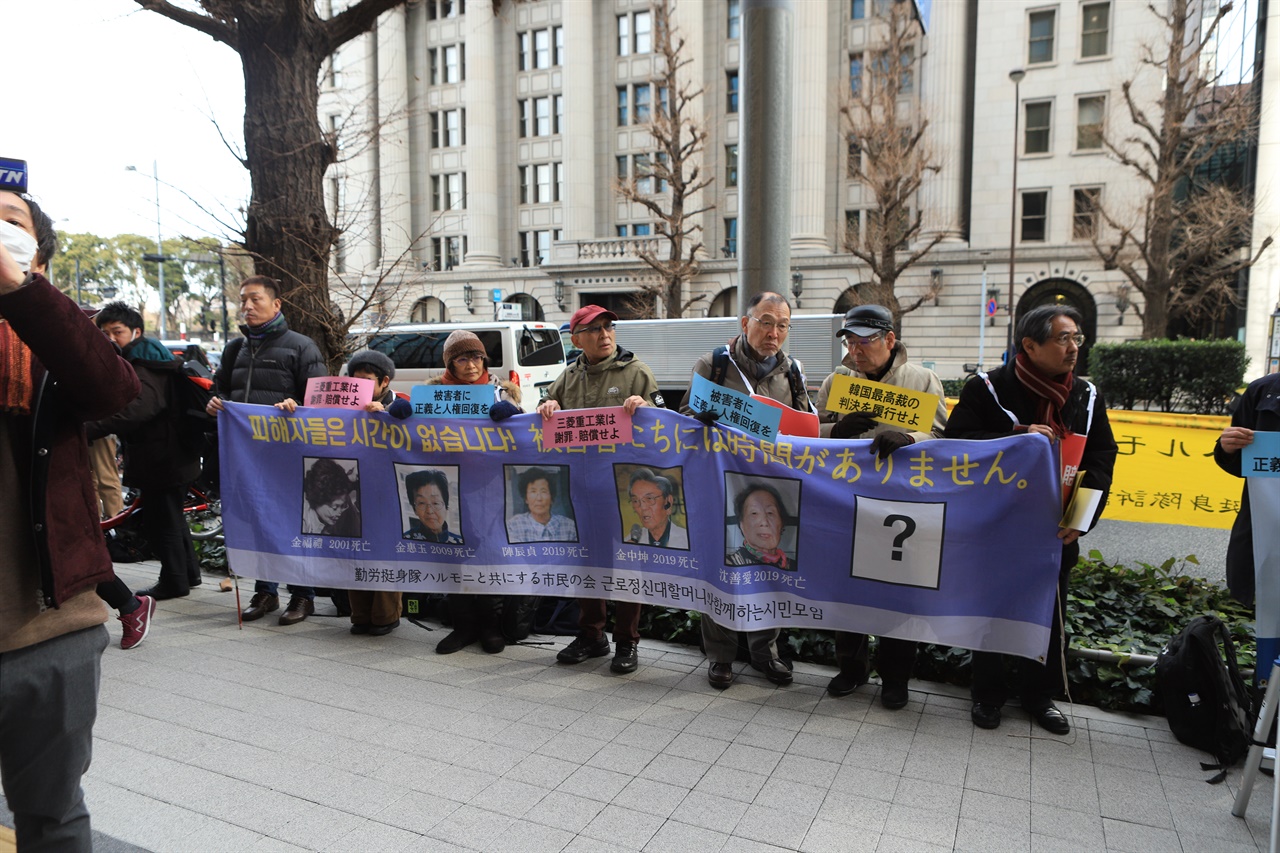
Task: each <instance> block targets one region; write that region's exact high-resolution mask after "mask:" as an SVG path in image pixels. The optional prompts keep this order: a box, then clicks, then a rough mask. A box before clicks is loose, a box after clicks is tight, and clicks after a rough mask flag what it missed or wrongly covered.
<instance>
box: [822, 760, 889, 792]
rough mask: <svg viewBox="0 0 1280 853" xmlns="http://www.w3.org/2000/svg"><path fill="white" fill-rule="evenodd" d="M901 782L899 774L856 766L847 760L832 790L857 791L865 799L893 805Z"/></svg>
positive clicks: (881, 769) (883, 769)
mask: <svg viewBox="0 0 1280 853" xmlns="http://www.w3.org/2000/svg"><path fill="white" fill-rule="evenodd" d="M901 782H902V777H901V776H900V775H899V774H898V773H897V772H894V771H892V770H888V769H885V768H877V767H861V766H854V765H851V764H850V763H849V760H848V759H847V758H846V759H845V763H844V765H843V766H842V767H841V768H840V772H839V773H837V774H836V781H835V783H834V784H833V785H832V786H831V789H832V790H833V791H834V790H844V791H857V792H858V793H859V794H861V795H862V796H864V797H869V798H871V799H873V800H883V801H884V802H886V803H891V802H893V798H894V795H895V794H897V792H898V785H899V784H900V783H901Z"/></svg>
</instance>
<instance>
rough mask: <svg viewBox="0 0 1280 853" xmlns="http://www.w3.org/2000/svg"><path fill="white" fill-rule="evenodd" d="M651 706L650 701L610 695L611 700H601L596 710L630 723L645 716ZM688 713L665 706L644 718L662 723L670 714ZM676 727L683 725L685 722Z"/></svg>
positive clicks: (673, 715) (681, 714) (682, 716)
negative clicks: (662, 711)
mask: <svg viewBox="0 0 1280 853" xmlns="http://www.w3.org/2000/svg"><path fill="white" fill-rule="evenodd" d="M651 707H652V706H651V705H650V704H649V703H648V702H643V701H640V700H637V699H627V698H625V697H620V696H610V697H609V701H607V702H601V703H600V704H599V705H597V706H596V710H595V712H596V713H597V714H603V715H604V716H606V717H611V718H613V719H614V720H621V721H624V722H628V723H630V722H634V721H635V720H638V719H640V718H641V717H642V716H644V715H645V712H647V711H650V710H651ZM687 713H688V712H685V711H681V710H679V709H677V708H664V713H660V714H650V715H649V716H648V717H646V718H645V719H644V722H646V723H652V724H654V725H661V722H660V720H662V719H664V718H667V717H668V716H669V717H670V718H678V719H686V717H685V715H686V714H687ZM676 727H683V723H681V724H680V725H679V726H676ZM624 728H625V726H624ZM619 731H621V729H619Z"/></svg>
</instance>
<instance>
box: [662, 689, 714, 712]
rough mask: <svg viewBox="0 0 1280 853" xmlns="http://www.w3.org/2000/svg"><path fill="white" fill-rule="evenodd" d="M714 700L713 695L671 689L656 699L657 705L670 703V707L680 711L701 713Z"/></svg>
mask: <svg viewBox="0 0 1280 853" xmlns="http://www.w3.org/2000/svg"><path fill="white" fill-rule="evenodd" d="M714 701H715V697H713V696H705V695H702V694H699V693H690V692H689V691H687V690H672V691H671V692H670V693H668V694H667V695H666V696H663V697H662V698H661V699H659V700H658V704H659V705H670V706H671V707H672V708H679V709H681V710H682V711H693V712H694V713H701V712H702V711H705V710H707V708H708V707H710V705H711V704H712V702H714Z"/></svg>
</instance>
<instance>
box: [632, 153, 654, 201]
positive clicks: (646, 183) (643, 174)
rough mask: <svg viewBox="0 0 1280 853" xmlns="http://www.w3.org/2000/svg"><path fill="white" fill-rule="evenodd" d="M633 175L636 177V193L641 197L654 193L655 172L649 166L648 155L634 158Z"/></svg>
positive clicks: (639, 155) (638, 155)
mask: <svg viewBox="0 0 1280 853" xmlns="http://www.w3.org/2000/svg"><path fill="white" fill-rule="evenodd" d="M631 170H632V171H631V174H633V175H635V177H636V192H638V193H640V194H641V195H651V194H652V193H653V170H652V169H651V168H650V166H649V155H648V154H636V155H635V156H634V157H633V158H632V166H631Z"/></svg>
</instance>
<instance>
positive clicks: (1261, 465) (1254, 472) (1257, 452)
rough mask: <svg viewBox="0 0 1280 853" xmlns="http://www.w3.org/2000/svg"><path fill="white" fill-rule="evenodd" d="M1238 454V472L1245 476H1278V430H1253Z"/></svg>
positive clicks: (1279, 472)
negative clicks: (1248, 441)
mask: <svg viewBox="0 0 1280 853" xmlns="http://www.w3.org/2000/svg"><path fill="white" fill-rule="evenodd" d="M1240 454H1241V459H1240V473H1242V474H1244V475H1245V476H1246V477H1280V432H1255V433H1254V434H1253V443H1252V444H1250V445H1248V446H1247V447H1245V448H1244V449H1243V450H1241V451H1240Z"/></svg>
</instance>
